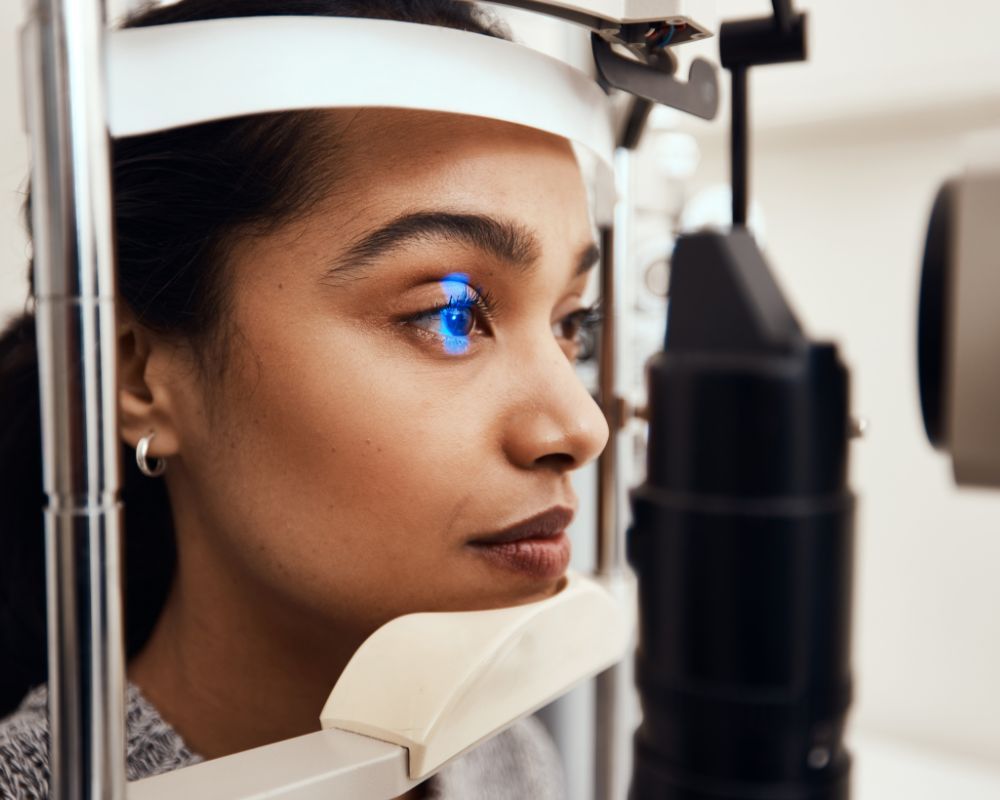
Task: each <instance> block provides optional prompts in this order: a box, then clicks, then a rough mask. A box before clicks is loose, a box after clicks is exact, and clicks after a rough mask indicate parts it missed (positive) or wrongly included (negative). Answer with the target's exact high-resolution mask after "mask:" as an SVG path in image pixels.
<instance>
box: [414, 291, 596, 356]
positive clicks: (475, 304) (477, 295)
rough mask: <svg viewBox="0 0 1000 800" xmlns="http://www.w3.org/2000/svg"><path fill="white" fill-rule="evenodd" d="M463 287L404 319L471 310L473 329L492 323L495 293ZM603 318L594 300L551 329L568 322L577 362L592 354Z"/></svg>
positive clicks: (495, 303)
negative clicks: (573, 330) (474, 316)
mask: <svg viewBox="0 0 1000 800" xmlns="http://www.w3.org/2000/svg"><path fill="white" fill-rule="evenodd" d="M463 289H464V295H459V296H457V297H451V298H449V299H448V301H447V302H444V303H439V304H438V305H436V306H433V307H431V308H428V309H426V310H424V311H421V312H419V313H418V314H413V315H412V316H410V317H407V318H406V320H404V321H405V322H406V323H408V324H413V323H416V322H420V321H423V320H430V319H435V318H437V317H440V316H441V314H443V313H444V312H446V311H449V310H468V309H472V310H474V311H475V312H476V313H477V315H478V318H477V320H476V321H475V324H476V327H475V328H474V329H473V330H474V331H477V330H479V329H480V322H481V321H486V322H488V323H491V322H493V321H494V320H495V319H496V314H497V307H498V305H499V304H498V301H497V300H496V298H495V297H494V295H493V294H492V293H491V292H490V291H489V290H488V289H476V288H473V287H472V286H469V285H465V286H464V287H463ZM603 319H604V316H603V314H602V310H601V304H600V302H597V303H594V304H593V305H590V306H587V307H585V308H580V309H577V310H576V311H573V312H572V313H570V314H567V315H566V316H565V317H563V318H562V319H560V320H557V321H556V322H554V323H553V325H552V327H553V329H555V327H556V326H557V325H559V326H563V327H564V329H565V326H567V325H572V326H574V327H575V336H574V338H573V340H572V343H573V344H574V345H577V346H579V348H580V351H579V352H578V354H577V355H576V357H575V360H576V361H577V362H579V363H583V362H585V361H589V360H591V359H592V358H593V357H594V355H595V346H594V345H595V342H594V335H595V333H596V331H597V329H598V328H599V327H600V324H601V322H602V321H603ZM427 333H428V334H430V335H432V336H435V337H436V338H440V335H439V334H436V333H433V332H430V331H427ZM470 336H471V334H470ZM560 338H562V337H560Z"/></svg>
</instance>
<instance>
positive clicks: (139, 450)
mask: <svg viewBox="0 0 1000 800" xmlns="http://www.w3.org/2000/svg"><path fill="white" fill-rule="evenodd" d="M154 436H156V431H153V432H152V433H149V434H147V435H145V436H143V437H142V438H141V439H140V440H139V444H138V445H137V446H136V448H135V463H136V464H138V465H139V471H140V472H141V473H142V474H143V475H146V476H147V477H150V478H158V477H159V476H160V475H162V474H163V473H164V472H166V471H167V459H165V458H162V457H160V456H156V457H155V458H153V460H152V461H153V463H152V464H150V463H149V461H148V460H147V459H146V453H148V452H149V443H150V442H151V441H153V437H154Z"/></svg>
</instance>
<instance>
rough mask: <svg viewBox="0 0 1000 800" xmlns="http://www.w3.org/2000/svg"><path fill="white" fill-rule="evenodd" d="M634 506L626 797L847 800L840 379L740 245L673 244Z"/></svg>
mask: <svg viewBox="0 0 1000 800" xmlns="http://www.w3.org/2000/svg"><path fill="white" fill-rule="evenodd" d="M671 280H672V283H671V320H670V323H669V326H668V334H667V346H666V349H665V351H664V352H663V353H661V354H659V355H658V356H657V357H656V358H655V359H654V360H653V361H652V362H651V365H650V369H649V389H650V395H649V408H650V440H649V454H648V460H649V464H648V474H647V480H646V482H645V483H644V484H643V485H642V486H640V487H639V488H638V489H636V490H635V491H634V492H633V495H632V503H633V524H632V527H631V529H630V531H629V537H628V554H629V560H630V562H631V563H632V565H633V567H634V568H635V570H636V572H637V575H638V578H639V614H640V622H639V649H638V652H637V656H636V685H637V687H638V689H639V693H640V698H641V703H642V711H643V722H642V725H641V727H640V728H639V730H638V732H637V734H636V740H635V771H634V778H633V784H632V789H631V794H630V798H631V800H653V799H654V798H655V800H845V798H847V796H848V776H849V766H850V759H849V756H848V754H847V752H846V751H845V749H844V747H843V744H842V737H843V730H844V724H845V720H846V715H847V710H848V707H849V705H850V699H851V674H850V663H849V659H850V617H851V608H850V606H851V585H852V566H853V516H854V500H853V496H852V495H851V493H850V492H849V491H848V489H847V480H846V474H847V445H848V431H849V425H848V422H849V419H848V393H849V390H848V375H847V371H846V369H845V368H844V367H843V365H842V363H841V362H840V360H839V358H838V356H837V352H836V349H835V348H834V347H833V346H831V345H827V344H814V343H810V342H808V341H807V340H806V339H805V337H804V336H803V334H802V333H801V331H800V329H799V327H798V323H797V322H796V321H795V319H794V317H793V316H792V314H791V312H790V311H789V310H788V308H787V305H786V304H785V303H784V301H783V299H782V298H781V295H780V292H779V291H778V289H777V286H776V284H775V283H774V281H773V279H772V278H771V276H770V273H769V271H768V269H767V267H766V265H765V264H764V261H763V259H762V258H761V256H760V254H759V252H758V251H757V249H756V246H755V245H754V244H753V241H752V239H751V238H750V237H749V235H748V234H747V233H746V232H745V231H741V230H737V231H735V232H734V233H732V234H728V235H722V234H711V233H706V234H698V235H696V236H691V237H687V238H685V239H682V240H681V242H680V244H679V245H678V248H677V250H676V252H675V255H674V263H673V268H672V279H671Z"/></svg>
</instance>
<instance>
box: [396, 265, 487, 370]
mask: <svg viewBox="0 0 1000 800" xmlns="http://www.w3.org/2000/svg"><path fill="white" fill-rule="evenodd" d="M466 281H467V279H466V278H465V276H464V275H463V274H461V273H453V274H451V275H449V276H448V277H447V278H445V279H444V280H443V281H441V284H440V285H441V290H442V293H443V294H444V299H445V301H444V302H443V303H442V304H441V305H439V306H438V307H436V308H432V309H428V310H427V311H423V312H421V313H420V314H416V315H414V316H413V317H411V318H410V319H409V320H408V322H409V323H410V324H411V325H414V326H415V327H417V328H420V329H421V330H425V331H427V332H428V333H432V334H434V335H435V336H436V337H437V339H438V340H439V341H440V342H441V344H442V346H443V347H444V351H445V352H446V353H448V354H449V355H461V354H463V353H465V352H467V351H468V349H469V346H470V344H471V340H472V338H473V337H474V336H477V335H479V334H481V333H483V332H485V330H484V329H485V327H486V324H485V321H486V320H488V319H489V315H490V308H491V307H490V304H489V300H488V298H487V297H485V296H484V294H483V293H481V292H479V291H477V290H475V289H473V288H472V287H471V286H470V285H469V284H468V283H467V282H466Z"/></svg>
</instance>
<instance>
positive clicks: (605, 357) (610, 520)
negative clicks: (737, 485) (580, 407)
mask: <svg viewBox="0 0 1000 800" xmlns="http://www.w3.org/2000/svg"><path fill="white" fill-rule="evenodd" d="M630 159H631V153H630V152H629V150H628V149H626V148H625V147H620V148H618V150H617V151H616V153H615V181H616V183H617V185H618V197H619V200H618V203H617V205H616V207H615V219H614V227H613V228H604V229H602V230H601V304H602V306H603V308H604V323H603V325H602V328H601V338H600V350H599V354H598V359H599V361H598V400H599V402H600V404H601V408H602V409H603V411H604V414H605V417H606V418H607V420H608V427H609V429H610V431H611V435H610V438H609V439H608V445H607V447H605V448H604V452H603V453H601V456H600V458H599V459H598V462H597V569H596V572H597V575H598V576H599V577H601V578H602V579H603V580H604V581H605V582H606V584H607V585H608V586H609V588H610V589H611V590H612V591H616V592H619V593H620V594H622V595H623V596H628V595H630V593H631V586H632V577H631V570H630V569H629V567H628V565H627V562H626V559H625V537H624V535H623V534H624V531H623V530H622V527H621V519H622V517H621V513H620V505H621V503H620V493H621V489H622V475H621V469H620V463H619V452H618V451H619V443H620V439H621V431H622V429H623V428H624V427H625V424H626V422H627V421H628V420H627V409H626V406H625V403H624V400H623V397H622V392H621V387H620V385H619V380H618V372H619V342H618V338H619V323H620V321H621V318H622V315H621V302H622V297H621V294H620V292H619V291H618V289H619V286H620V280H621V277H620V274H619V270H620V268H621V266H622V265H624V264H626V263H628V262H627V254H626V252H625V248H626V246H627V243H628V241H629V235H630V231H629V220H630V216H631V209H630V208H629V205H628V186H629V182H630ZM631 683H632V666H631V662H630V661H629V662H623V663H620V664H616V665H615V666H613V667H611V668H610V669H608V670H605V671H604V672H602V673H601V674H600V675H598V676H597V681H596V687H595V691H596V698H595V701H596V702H595V709H594V800H621V799H622V798H624V796H625V792H626V791H627V789H628V782H629V775H630V770H631V733H632V731H631V728H630V721H631V720H630V719H629V705H628V692H629V691H631Z"/></svg>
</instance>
